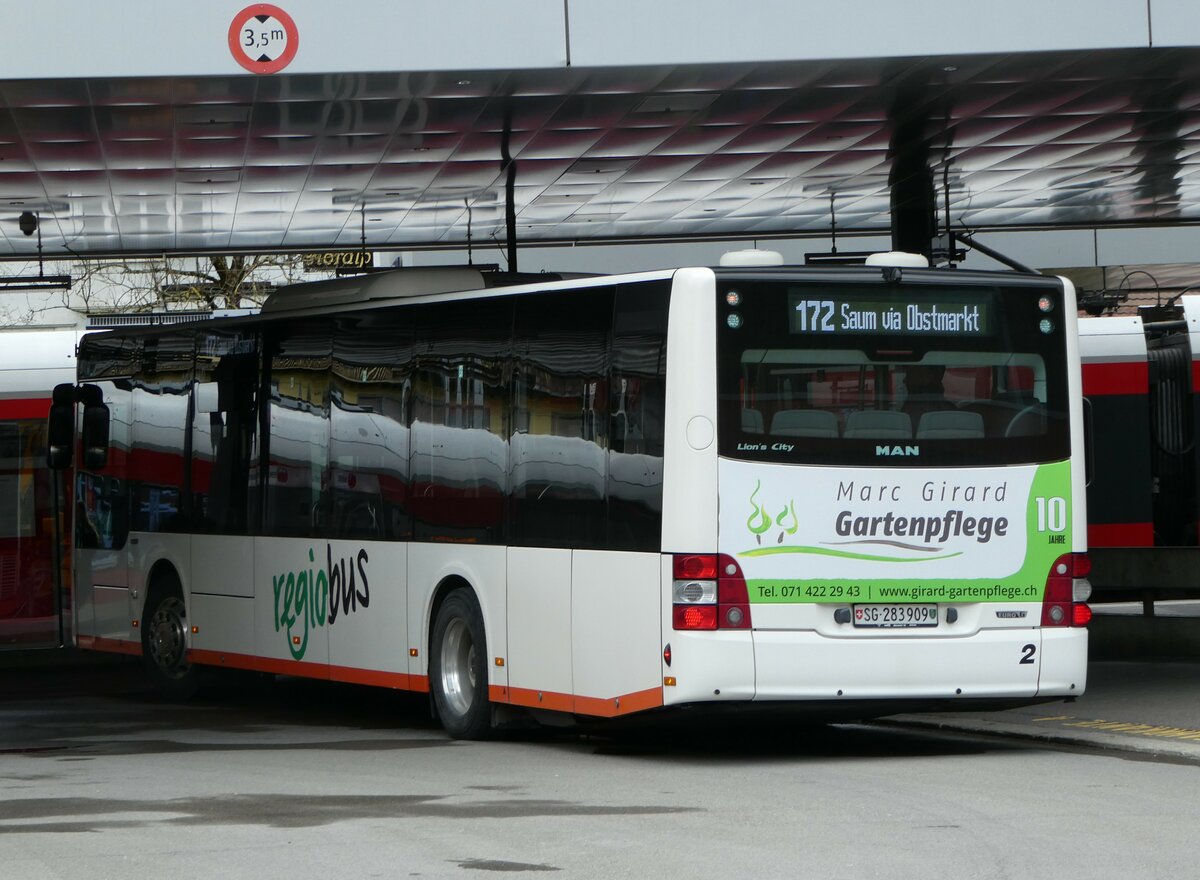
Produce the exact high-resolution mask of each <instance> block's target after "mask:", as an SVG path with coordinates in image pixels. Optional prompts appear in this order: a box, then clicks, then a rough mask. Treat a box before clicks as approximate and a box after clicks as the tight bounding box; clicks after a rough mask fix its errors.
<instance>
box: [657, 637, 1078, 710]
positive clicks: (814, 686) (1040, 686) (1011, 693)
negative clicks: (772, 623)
mask: <svg viewBox="0 0 1200 880" xmlns="http://www.w3.org/2000/svg"><path fill="white" fill-rule="evenodd" d="M679 635H680V634H676V636H677V637H678V636H679ZM708 637H709V638H710V639H712V640H713V643H712V644H710V645H708V646H705V648H706V649H702V648H701V646H700V645H696V646H695V651H694V652H693V651H677V657H678V658H679V659H680V660H682V661H685V662H683V663H677V664H676V670H675V672H676V675H677V680H678V686H677V687H669V688H665V689H664V690H665V694H664V697H665V702H667V703H668V704H670V703H691V702H708V701H724V700H754V701H756V702H803V701H810V700H811V701H834V702H836V701H843V700H845V701H851V700H853V701H858V700H880V701H887V702H889V703H892V702H894V701H898V702H899V703H900V704H904V703H906V702H908V701H912V702H913V703H918V702H927V701H931V700H932V701H955V700H961V701H963V702H964V703H965V702H973V701H977V700H1000V701H1016V702H1020V701H1027V702H1033V701H1035V700H1037V699H1039V698H1042V699H1047V698H1048V699H1053V698H1059V697H1077V696H1080V695H1081V694H1082V693H1083V690H1084V687H1085V685H1086V683H1087V631H1086V630H1084V629H1059V630H1054V629H1032V628H1020V629H1018V628H1011V629H993V630H980V631H978V632H976V633H974V634H972V635H969V636H963V637H956V638H947V637H945V636H931V637H928V638H925V637H913V636H912V634H909V633H906V634H905V635H904V636H893V637H888V636H886V635H881V636H875V635H871V636H863V635H856V636H851V637H846V638H830V637H828V636H823V635H820V634H818V633H816V632H813V631H796V630H756V631H754V632H753V633H748V632H742V633H738V634H737V636H734V634H732V633H730V634H728V635H726V634H725V633H721V634H719V636H718V634H715V633H714V634H709V635H708ZM739 637H740V638H739ZM702 638H704V635H701V634H698V633H697V634H688V637H687V638H686V639H678V641H681V642H686V643H690V642H692V641H693V640H699V639H702ZM680 647H683V645H680ZM714 653H715V654H717V655H720V658H721V662H704V663H701V664H696V665H695V666H693V665H692V664H689V663H686V659H687V658H688V657H690V656H703V657H704V658H705V660H706V661H710V660H713V659H715V658H714V657H713V656H712V655H713V654H714ZM734 670H738V671H740V672H741V673H742V674H743V676H745V677H741V676H735V675H734V674H732V673H733V671H734ZM895 711H906V707H905V706H903V705H900V707H899V708H897V709H896V710H895Z"/></svg>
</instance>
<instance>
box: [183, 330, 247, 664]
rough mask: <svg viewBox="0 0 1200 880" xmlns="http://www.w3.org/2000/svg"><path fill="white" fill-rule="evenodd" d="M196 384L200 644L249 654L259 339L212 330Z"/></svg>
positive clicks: (194, 591)
mask: <svg viewBox="0 0 1200 880" xmlns="http://www.w3.org/2000/svg"><path fill="white" fill-rule="evenodd" d="M196 346H197V347H196V363H195V374H194V385H193V389H192V412H193V415H192V427H191V435H190V439H189V443H190V447H189V458H190V462H191V465H190V467H191V475H190V476H191V493H192V501H191V517H192V519H191V522H192V525H191V530H192V539H191V540H192V546H191V578H190V583H191V610H192V614H193V618H194V622H195V623H199V624H200V631H199V633H198V634H197V635H196V636H195V637H194V638H193V640H192V647H193V648H201V649H207V650H222V651H241V652H245V653H249V652H250V650H251V648H252V646H253V644H254V614H253V602H252V600H253V597H254V594H255V590H254V586H255V584H254V539H253V537H251V535H252V533H253V523H252V520H253V514H252V511H254V510H256V509H257V506H256V500H257V494H258V491H259V489H260V484H259V480H258V474H257V469H256V468H252V465H251V463H252V462H254V461H256V460H257V457H258V445H257V444H258V415H257V408H256V407H257V403H256V399H257V392H258V376H259V372H258V337H257V334H256V333H255V332H254V331H240V330H220V329H205V330H204V331H202V332H200V333H199V334H198V337H197V343H196Z"/></svg>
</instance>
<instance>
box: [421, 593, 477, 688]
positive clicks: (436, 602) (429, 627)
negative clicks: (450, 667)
mask: <svg viewBox="0 0 1200 880" xmlns="http://www.w3.org/2000/svg"><path fill="white" fill-rule="evenodd" d="M463 589H465V590H470V591H471V592H472V593H473V594H474V596H475V601H476V602H479V592H478V591H477V590H476V589H475V588H474V587H473V586H472V585H471V582H470V581H468V580H467V579H466V578H465V577H463V576H462V575H459V574H452V575H447V576H446V577H444V578H442V580H441V582H440V583H439V584H438V585H437V587H436V588H435V589H434V591H433V598H432V599H431V600H430V602H429V609H428V613H427V614H426V617H425V636H424V639H425V644H424V645H423V646H422V648H423V649H424V651H425V656H426V658H429V657H430V655H431V654H432V652H433V625H434V623H435V622H436V621H437V615H438V609H440V608H441V607H442V603H443V602H445V601H446V597H447V596H449V595H450V594H451V593H453V592H454V591H455V590H463ZM481 607H482V606H481ZM483 626H484V633H485V635H486V634H487V616H486V615H485V616H484V619H483ZM426 666H428V662H427V663H426Z"/></svg>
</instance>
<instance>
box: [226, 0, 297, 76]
mask: <svg viewBox="0 0 1200 880" xmlns="http://www.w3.org/2000/svg"><path fill="white" fill-rule="evenodd" d="M299 48H300V34H299V32H298V31H297V30H296V22H294V21H292V17H291V16H290V15H288V14H287V13H286V12H284V11H283V10H282V9H280V8H279V7H278V6H272V5H271V4H270V3H255V4H254V5H253V6H247V7H246V8H245V9H243V10H242V11H241V12H239V13H238V14H237V15H235V16H234V17H233V21H232V22H231V23H230V25H229V51H230V52H232V53H233V58H234V60H235V61H237V63H238V64H240V65H242V67H244V68H246V69H247V70H248V71H250V72H251V73H278V72H279V71H281V70H283V69H284V68H285V67H287V66H288V64H290V63H291V60H292V59H293V58H295V57H296V50H297V49H299Z"/></svg>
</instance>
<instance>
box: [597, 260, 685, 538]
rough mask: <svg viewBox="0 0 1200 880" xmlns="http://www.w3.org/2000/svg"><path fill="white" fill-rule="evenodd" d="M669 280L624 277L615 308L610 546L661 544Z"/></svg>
mask: <svg viewBox="0 0 1200 880" xmlns="http://www.w3.org/2000/svg"><path fill="white" fill-rule="evenodd" d="M670 296H671V283H670V282H669V281H653V282H642V283H638V284H623V285H621V286H619V287H618V288H617V296H616V304H615V308H614V311H613V352H612V371H611V374H610V377H609V388H610V403H609V413H610V420H611V421H610V430H609V436H610V449H609V463H608V492H607V495H608V546H609V549H612V550H657V549H659V547H660V546H661V538H662V490H663V486H662V456H663V445H664V443H665V438H666V429H665V425H664V418H665V416H666V370H667V308H668V304H669V302H670Z"/></svg>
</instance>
